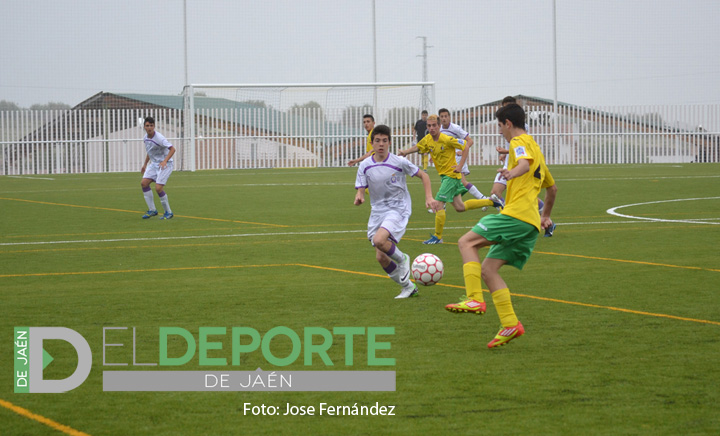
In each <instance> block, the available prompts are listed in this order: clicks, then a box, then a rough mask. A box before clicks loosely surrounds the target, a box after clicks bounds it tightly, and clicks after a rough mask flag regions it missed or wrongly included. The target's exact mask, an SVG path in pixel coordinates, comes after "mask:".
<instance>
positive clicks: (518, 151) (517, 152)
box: [515, 147, 527, 157]
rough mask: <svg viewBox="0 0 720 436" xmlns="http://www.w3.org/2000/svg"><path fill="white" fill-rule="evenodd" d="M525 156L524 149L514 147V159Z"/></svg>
mask: <svg viewBox="0 0 720 436" xmlns="http://www.w3.org/2000/svg"><path fill="white" fill-rule="evenodd" d="M522 156H527V153H526V152H525V147H515V157H522Z"/></svg>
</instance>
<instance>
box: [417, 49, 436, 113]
mask: <svg viewBox="0 0 720 436" xmlns="http://www.w3.org/2000/svg"><path fill="white" fill-rule="evenodd" d="M418 38H419V39H422V40H423V54H421V55H417V57H421V58H423V78H422V80H423V82H427V81H428V72H427V49H429V48H432V45H427V36H418V37H416V38H415V39H418ZM434 98H435V97H434V96H433V100H434ZM420 105H421V106H422V108H421V109H425V110H428V109H432V108H431V107H430V97H429V96H428V89H427V86H423V88H422V100H421V103H420Z"/></svg>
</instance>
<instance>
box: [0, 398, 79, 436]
mask: <svg viewBox="0 0 720 436" xmlns="http://www.w3.org/2000/svg"><path fill="white" fill-rule="evenodd" d="M0 406H3V407H4V408H6V409H8V410H11V411H13V412H15V413H17V414H18V415H21V416H24V417H25V418H29V419H32V420H33V421H37V422H39V423H40V424H45V425H47V426H48V427H50V428H53V429H55V430H58V431H61V432H63V433H65V434H69V435H72V436H90V435H88V434H87V433H84V432H81V431H79V430H75V429H74V428H72V427H68V426H67V425H64V424H60V423H59V422H56V421H53V420H52V419H50V418H45V417H44V416H41V415H38V414H37V413H32V412H31V411H29V410H27V409H24V408H22V407H20V406H16V405H14V404H13V403H11V402H9V401H5V400H3V399H0Z"/></svg>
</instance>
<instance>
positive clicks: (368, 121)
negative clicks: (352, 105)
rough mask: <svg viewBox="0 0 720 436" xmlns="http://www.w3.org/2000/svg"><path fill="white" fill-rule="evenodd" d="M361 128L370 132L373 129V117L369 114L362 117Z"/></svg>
mask: <svg viewBox="0 0 720 436" xmlns="http://www.w3.org/2000/svg"><path fill="white" fill-rule="evenodd" d="M363 127H365V130H367V131H368V132H370V131H371V130H372V129H373V127H375V117H373V116H372V115H370V114H365V115H363Z"/></svg>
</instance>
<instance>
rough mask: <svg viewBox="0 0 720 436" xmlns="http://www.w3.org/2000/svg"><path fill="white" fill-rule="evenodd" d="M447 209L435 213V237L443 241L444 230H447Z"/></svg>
mask: <svg viewBox="0 0 720 436" xmlns="http://www.w3.org/2000/svg"><path fill="white" fill-rule="evenodd" d="M445 218H446V214H445V209H440V210H439V211H437V212H435V236H437V237H438V239H442V234H443V229H444V228H445Z"/></svg>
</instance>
